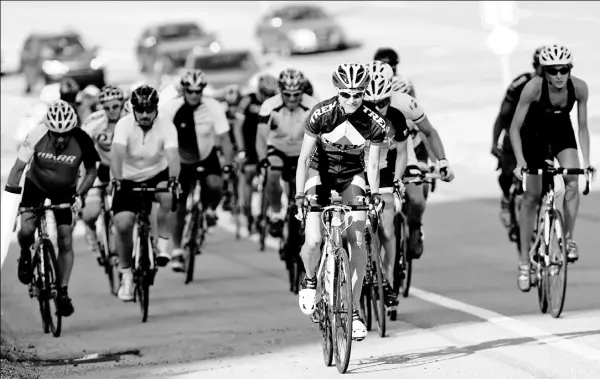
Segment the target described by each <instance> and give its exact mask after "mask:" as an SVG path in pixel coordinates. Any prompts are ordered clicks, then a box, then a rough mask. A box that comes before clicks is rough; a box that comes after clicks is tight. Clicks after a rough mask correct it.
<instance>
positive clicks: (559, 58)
mask: <svg viewBox="0 0 600 379" xmlns="http://www.w3.org/2000/svg"><path fill="white" fill-rule="evenodd" d="M540 66H542V76H539V77H534V78H533V79H531V80H530V81H529V82H528V83H527V84H526V85H525V88H524V89H523V92H522V93H521V97H520V98H519V103H518V104H517V109H516V111H515V116H514V118H513V120H512V123H511V127H510V137H511V142H512V146H513V150H514V152H515V156H516V158H517V167H516V168H515V171H514V172H515V175H516V176H517V178H519V179H522V178H523V175H522V172H523V169H524V168H526V167H527V168H532V169H536V168H543V167H544V161H545V159H546V157H547V155H548V151H550V152H551V153H552V155H553V156H554V157H556V158H557V159H558V162H559V163H560V165H561V166H562V167H575V168H578V167H580V163H579V157H578V155H577V140H576V139H575V132H574V130H573V126H572V124H571V118H570V115H569V113H570V112H571V110H572V109H573V106H574V105H575V102H577V113H578V115H579V119H578V121H579V141H580V144H581V153H582V156H583V166H584V167H585V168H586V169H588V170H591V171H592V172H594V169H593V168H592V167H591V166H590V135H589V130H588V124H587V121H588V120H587V100H588V86H587V84H586V83H585V82H584V81H583V80H581V79H579V78H577V77H575V76H572V75H571V70H572V68H573V56H572V54H571V52H570V51H569V49H567V48H566V47H565V46H562V45H549V46H546V47H545V48H544V49H543V50H542V52H541V53H540ZM577 179H578V177H577V176H566V177H565V186H566V192H565V207H564V212H565V213H564V215H565V231H566V233H565V235H566V243H567V251H568V259H569V260H570V261H575V260H577V259H578V258H579V254H578V252H577V245H576V244H575V241H574V240H573V229H574V226H575V219H576V218H577V211H578V210H579V191H578V181H577ZM525 187H526V190H525V193H524V195H523V202H522V203H521V212H520V218H519V224H520V229H521V236H520V237H521V254H520V257H519V276H518V286H519V289H520V290H521V291H524V292H527V291H529V288H530V286H531V283H530V277H529V270H530V265H529V241H530V239H531V235H532V233H533V227H534V223H535V218H536V209H537V206H538V204H539V201H540V197H541V193H542V178H541V177H540V176H539V175H528V176H527V183H526V186H525Z"/></svg>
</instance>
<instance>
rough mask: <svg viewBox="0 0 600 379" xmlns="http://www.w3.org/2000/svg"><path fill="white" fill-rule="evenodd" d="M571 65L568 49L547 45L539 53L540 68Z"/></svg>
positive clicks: (571, 57) (571, 58)
mask: <svg viewBox="0 0 600 379" xmlns="http://www.w3.org/2000/svg"><path fill="white" fill-rule="evenodd" d="M560 64H568V65H572V64H573V56H572V55H571V52H570V51H569V49H567V48H566V47H564V46H560V45H548V46H546V47H545V48H544V50H542V52H541V53H540V65H541V66H553V65H560Z"/></svg>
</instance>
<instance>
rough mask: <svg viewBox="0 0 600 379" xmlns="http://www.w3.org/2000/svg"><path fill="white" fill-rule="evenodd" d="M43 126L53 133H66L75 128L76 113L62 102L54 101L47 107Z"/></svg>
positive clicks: (67, 104)
mask: <svg viewBox="0 0 600 379" xmlns="http://www.w3.org/2000/svg"><path fill="white" fill-rule="evenodd" d="M44 124H45V125H46V127H47V128H48V130H49V131H51V132H54V133H67V132H69V131H71V130H73V128H75V127H76V126H77V113H76V112H75V109H73V107H72V106H70V105H69V103H67V102H66V101H64V100H56V101H55V102H53V103H52V104H50V106H49V107H48V111H47V112H46V116H45V117H44Z"/></svg>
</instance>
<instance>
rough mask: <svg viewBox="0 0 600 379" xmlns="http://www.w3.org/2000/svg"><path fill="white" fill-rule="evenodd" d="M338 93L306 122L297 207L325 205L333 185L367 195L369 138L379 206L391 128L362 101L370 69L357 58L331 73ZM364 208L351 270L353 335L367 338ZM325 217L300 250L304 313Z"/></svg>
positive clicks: (313, 222) (313, 221) (314, 218)
mask: <svg viewBox="0 0 600 379" xmlns="http://www.w3.org/2000/svg"><path fill="white" fill-rule="evenodd" d="M332 81H333V85H334V86H335V87H336V88H337V95H336V96H333V97H331V98H329V99H326V100H324V101H322V102H320V103H318V104H317V105H316V106H315V107H313V109H312V111H311V112H310V115H309V117H308V119H307V121H306V129H305V132H304V141H303V142H302V150H301V152H300V157H299V159H298V170H297V172H296V197H295V199H296V206H297V207H298V208H299V209H302V207H303V205H304V201H305V199H311V202H312V203H313V204H314V203H315V200H316V203H318V204H319V205H326V204H327V203H328V200H329V195H330V191H331V190H336V191H337V192H338V193H339V194H340V195H341V196H342V199H343V201H344V203H348V202H353V203H355V202H356V201H357V198H356V197H357V196H362V197H364V196H365V179H364V174H363V172H364V169H365V162H364V148H365V145H366V143H367V141H370V149H369V166H368V167H367V177H368V178H369V183H370V187H371V197H372V201H373V203H374V204H375V205H377V206H379V205H380V202H381V195H380V194H379V154H380V151H381V144H382V143H383V141H384V138H385V131H386V130H387V128H390V127H391V124H390V122H389V121H387V120H386V119H385V118H384V117H383V116H382V115H381V113H379V112H378V111H377V110H376V109H375V108H374V106H372V105H371V104H367V103H363V98H364V96H365V91H366V89H367V87H368V85H369V82H370V81H371V77H370V74H369V71H368V70H367V68H366V67H365V66H363V65H361V64H358V63H344V64H341V65H339V66H338V67H337V68H336V70H335V71H334V72H333V75H332ZM365 218H366V215H365V212H353V213H352V219H353V220H354V222H353V223H352V224H351V225H350V227H349V228H348V229H347V232H346V235H347V239H348V244H349V246H350V251H349V254H350V271H351V277H352V297H353V303H354V312H353V315H352V316H353V321H352V337H353V338H356V339H357V340H362V339H363V338H365V337H366V335H367V329H366V328H365V325H364V323H363V321H362V320H361V319H360V316H359V314H358V304H359V303H360V295H361V290H362V283H363V279H364V276H365V270H366V250H365V247H364V229H365ZM320 245H321V220H320V216H319V214H318V213H309V214H308V215H307V217H306V228H305V242H304V245H303V246H302V250H301V252H300V255H301V257H302V261H303V263H304V267H305V268H306V277H305V279H304V280H303V281H302V283H301V289H300V293H299V298H298V302H299V306H300V310H301V311H302V313H304V314H307V315H311V314H312V313H313V312H314V310H315V299H316V284H317V278H316V277H315V276H316V272H315V270H316V268H317V265H318V262H319V259H320V253H321V252H320Z"/></svg>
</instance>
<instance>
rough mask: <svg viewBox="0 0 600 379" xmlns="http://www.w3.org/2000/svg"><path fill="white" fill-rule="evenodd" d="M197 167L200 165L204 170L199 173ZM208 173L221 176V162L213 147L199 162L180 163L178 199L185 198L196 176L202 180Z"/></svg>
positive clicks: (182, 199)
mask: <svg viewBox="0 0 600 379" xmlns="http://www.w3.org/2000/svg"><path fill="white" fill-rule="evenodd" d="M198 167H202V168H203V169H204V171H202V172H201V173H199V172H198ZM208 175H218V176H219V177H220V176H221V162H220V161H219V155H218V154H217V148H213V149H212V151H211V152H210V154H208V157H206V158H205V159H204V160H202V161H200V162H199V163H196V164H183V163H182V164H181V171H179V185H180V186H181V191H182V193H181V194H180V195H179V199H180V200H181V201H184V200H186V199H187V197H188V194H189V192H190V190H191V186H192V184H194V183H195V182H196V180H197V179H198V178H200V179H201V180H204V179H205V178H206V177H207V176H208ZM202 185H205V183H204V182H202Z"/></svg>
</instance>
